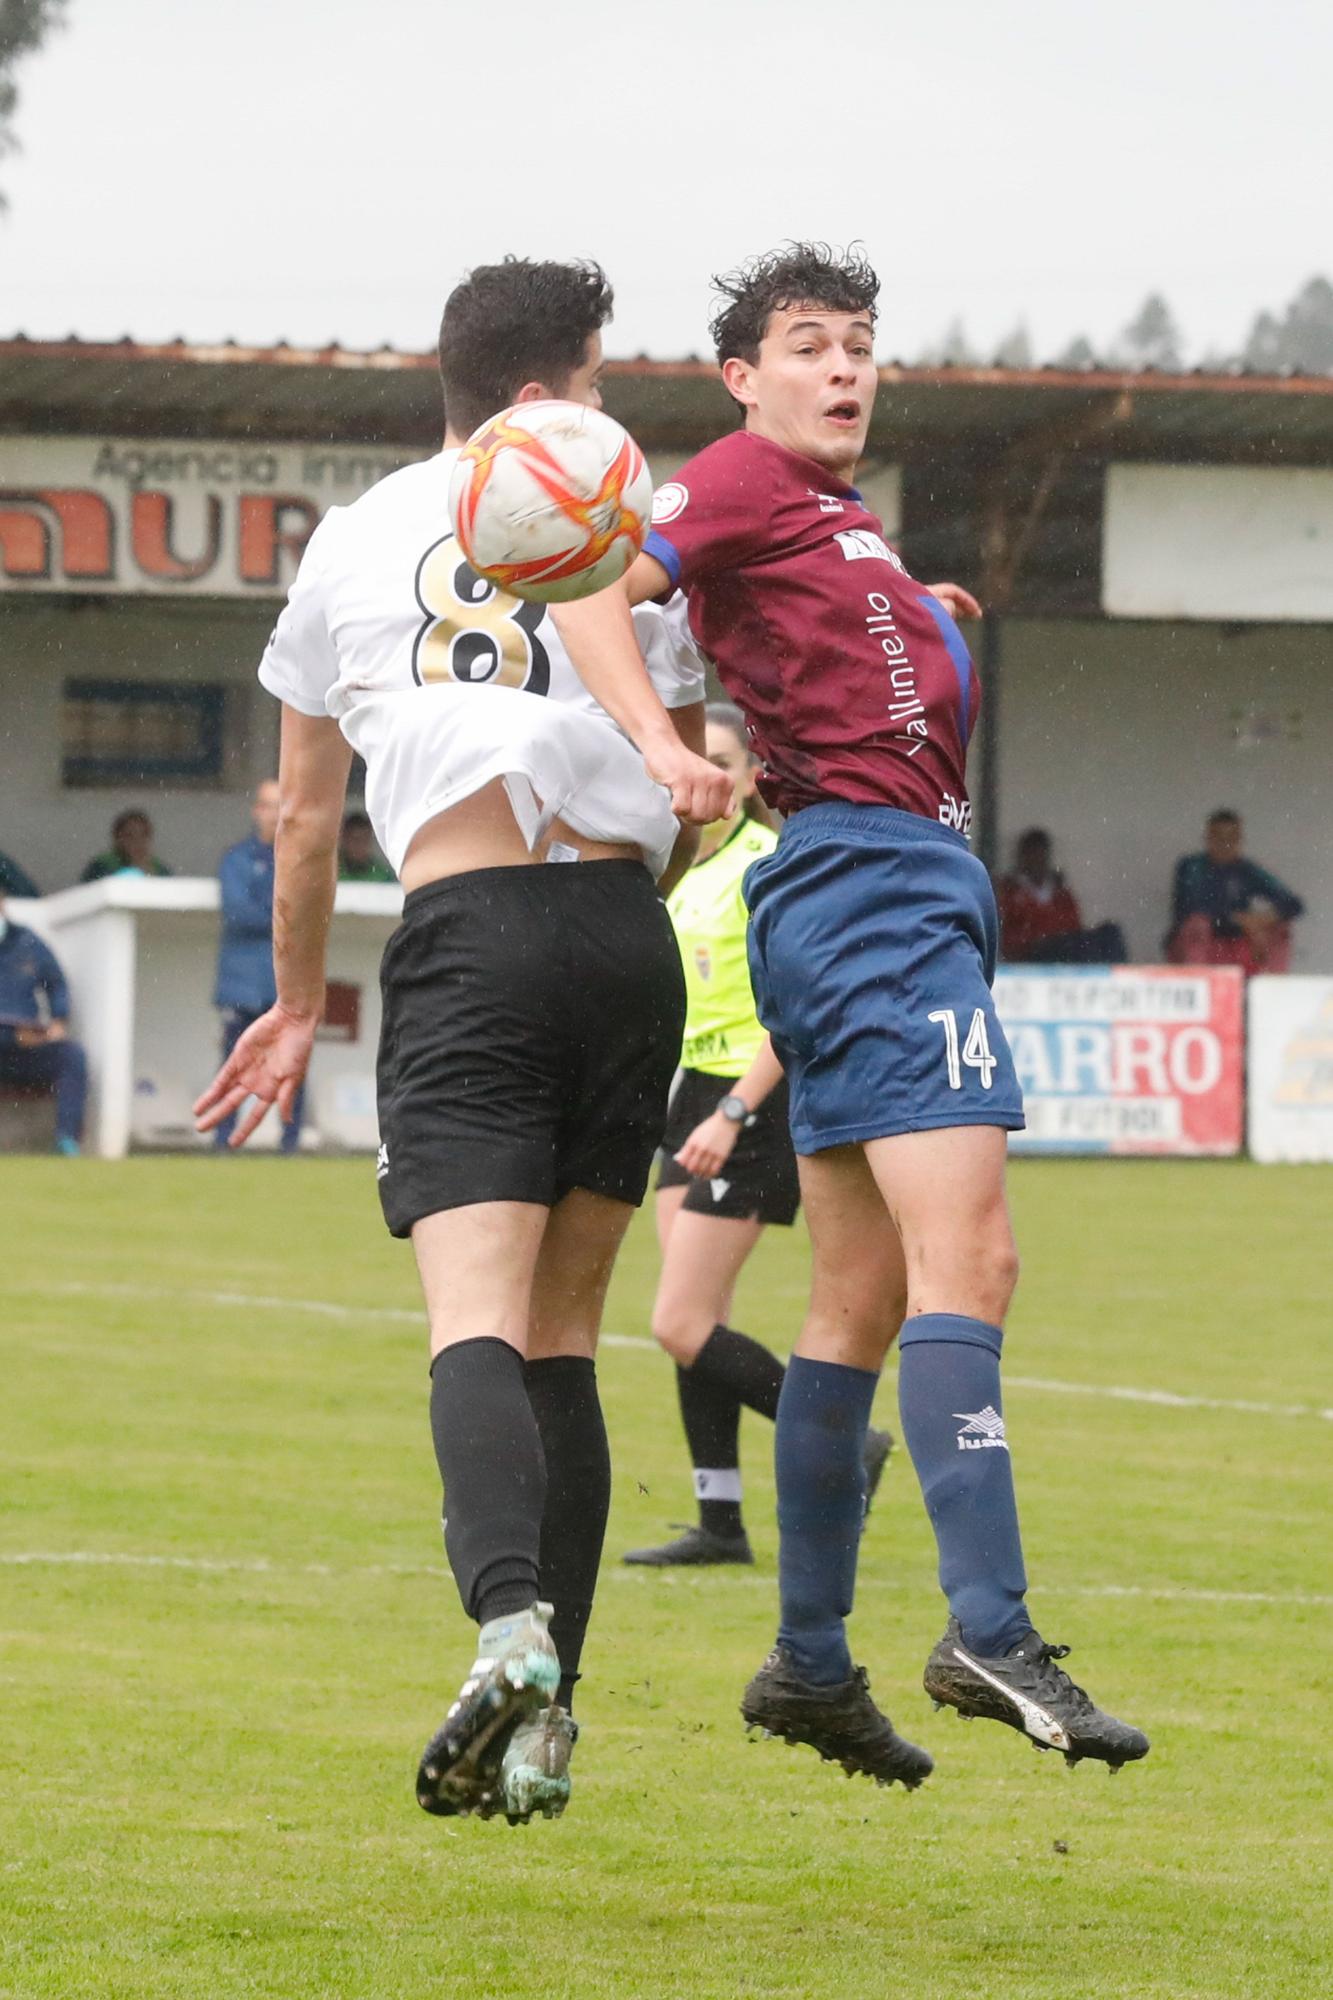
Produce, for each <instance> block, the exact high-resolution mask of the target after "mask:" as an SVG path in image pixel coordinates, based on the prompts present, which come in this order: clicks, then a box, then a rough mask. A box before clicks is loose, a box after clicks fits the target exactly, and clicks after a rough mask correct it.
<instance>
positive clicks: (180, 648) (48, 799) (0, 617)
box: [0, 598, 278, 894]
mask: <svg viewBox="0 0 1333 2000" xmlns="http://www.w3.org/2000/svg"><path fill="white" fill-rule="evenodd" d="M275 610H276V606H275V605H274V604H272V603H264V604H246V605H237V606H231V605H224V604H217V603H209V602H206V601H200V602H196V603H189V604H186V603H180V604H163V603H162V602H160V601H153V600H147V599H144V598H127V599H122V600H118V601H108V600H99V601H97V602H84V603H77V604H75V603H71V602H70V601H68V600H60V599H52V598H42V599H37V598H29V599H26V600H24V601H22V602H17V601H15V600H14V599H12V598H11V599H9V600H8V601H7V602H5V603H4V605H3V606H0V714H2V715H3V716H4V718H5V723H4V730H3V734H2V735H0V796H2V797H3V800H4V810H3V815H2V816H0V820H2V826H0V848H3V849H4V850H5V852H7V853H9V854H11V855H12V856H13V858H14V859H15V860H16V861H18V862H19V863H20V864H21V865H22V866H23V867H24V868H26V869H27V871H28V873H29V874H30V875H32V876H33V877H34V878H35V879H36V881H37V882H38V883H39V885H40V886H41V888H42V889H44V890H45V891H46V892H47V893H48V894H49V893H50V892H52V891H54V890H56V889H62V888H65V887H67V886H68V885H69V884H70V883H71V882H74V881H76V880H77V879H78V875H79V871H80V870H81V868H82V867H83V865H84V863H85V862H86V861H87V860H88V859H89V858H90V856H92V855H94V854H99V853H101V852H102V851H103V850H104V849H105V848H106V846H107V845H108V838H107V830H108V827H109V825H110V822H111V820H112V818H113V817H114V815H115V814H116V813H117V812H118V811H119V810H120V809H121V808H122V807H123V806H130V805H138V806H144V807H145V808H146V809H147V811H148V812H149V814H150V815H151V817H152V820H153V823H154V826H155V827H156V829H157V850H158V853H159V854H160V856H161V858H162V859H163V860H164V861H165V862H166V863H167V865H168V866H169V867H171V868H173V869H174V870H175V871H176V872H177V873H178V874H182V875H211V874H213V873H214V872H215V870H216V868H217V862H218V857H219V856H220V854H221V853H222V851H223V849H224V848H226V847H229V846H231V844H232V842H233V841H236V840H239V839H241V838H242V837H243V835H245V834H246V833H247V832H248V831H249V820H248V816H247V802H248V798H249V795H250V792H251V790H252V788H253V786H254V785H255V784H256V783H257V782H258V781H259V780H260V779H261V778H266V777H272V776H273V775H274V774H275V773H276V770H277V742H278V708H277V704H276V702H274V701H272V700H271V699H270V697H269V696H267V695H266V694H265V693H264V691H263V689H262V688H261V687H260V686H259V684H258V682H257V680H256V679H255V668H256V666H257V665H258V662H259V656H260V653H261V652H262V651H263V648H264V643H265V641H266V639H267V637H268V634H269V631H270V629H271V627H272V624H273V618H274V614H275ZM80 677H86V678H89V679H100V680H110V681H135V680H145V681H177V682H183V683H199V682H215V683H222V684H223V686H224V687H225V690H226V695H225V711H224V738H223V740H224V757H223V781H222V784H221V786H211V787H209V788H208V789H195V788H189V787H181V788H176V789H173V788H172V787H171V786H170V785H167V786H161V785H159V784H158V783H151V784H126V785H118V786H109V787H102V786H96V787H91V788H84V787H77V786H76V787H71V786H66V785H65V784H63V783H62V777H61V771H62V758H61V747H62V746H61V704H62V694H63V688H64V684H65V682H66V680H68V679H77V678H80Z"/></svg>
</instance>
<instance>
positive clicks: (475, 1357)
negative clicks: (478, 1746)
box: [430, 1338, 546, 1625]
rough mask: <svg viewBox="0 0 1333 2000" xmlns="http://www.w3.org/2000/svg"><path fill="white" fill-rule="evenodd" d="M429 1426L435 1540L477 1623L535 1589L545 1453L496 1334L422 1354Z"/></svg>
mask: <svg viewBox="0 0 1333 2000" xmlns="http://www.w3.org/2000/svg"><path fill="white" fill-rule="evenodd" d="M430 1427H431V1432H432V1434H433V1436H434V1439H435V1457H436V1460H437V1462H438V1464H439V1468H440V1478H441V1479H442V1480H443V1482H444V1504H445V1523H444V1547H445V1553H446V1554H447V1555H448V1558H449V1567H450V1568H451V1569H452V1570H453V1573H454V1580H455V1582H456V1583H457V1585H458V1594H459V1596H460V1597H461V1598H462V1600H463V1609H464V1610H465V1611H466V1612H467V1614H468V1616H469V1617H470V1618H475V1619H476V1621H477V1623H478V1624H479V1625H484V1624H485V1623H486V1621H487V1620H488V1619H490V1618H504V1617H507V1616H508V1615H509V1614H510V1613H511V1612H515V1611H525V1610H526V1609H527V1608H528V1606H529V1605H530V1604H535V1603H536V1602H537V1599H538V1597H539V1596H540V1594H541V1593H540V1590H539V1588H538V1583H539V1575H540V1572H539V1568H538V1564H539V1559H540V1549H541V1528H542V1510H543V1507H544V1506H545V1502H546V1463H545V1459H544V1458H543V1455H542V1441H541V1436H540V1434H539V1432H538V1428H537V1420H536V1418H535V1417H534V1416H533V1413H532V1404H531V1403H530V1402H529V1400H528V1391H527V1386H526V1384H525V1382H524V1379H523V1356H522V1355H521V1354H520V1353H519V1352H518V1350H517V1349H516V1348H513V1347H511V1346H510V1345H509V1343H508V1341H505V1340H494V1339H489V1338H487V1339H479V1340H460V1341H459V1342H458V1343H457V1344H456V1345H455V1346H453V1347H446V1348H444V1349H443V1350H442V1351H441V1352H440V1353H439V1354H437V1355H436V1357H435V1359H434V1361H433V1362H432V1363H431V1373H430Z"/></svg>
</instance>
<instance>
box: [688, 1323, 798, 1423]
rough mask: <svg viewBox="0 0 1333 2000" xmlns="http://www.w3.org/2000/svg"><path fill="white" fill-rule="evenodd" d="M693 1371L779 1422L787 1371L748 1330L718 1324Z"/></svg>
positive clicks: (704, 1379)
mask: <svg viewBox="0 0 1333 2000" xmlns="http://www.w3.org/2000/svg"><path fill="white" fill-rule="evenodd" d="M690 1372H691V1373H692V1374H693V1375H696V1376H699V1377H700V1378H701V1379H702V1380H703V1381H705V1382H714V1383H716V1384H717V1386H718V1388H720V1389H730V1391H731V1393H732V1395H733V1396H734V1397H735V1398H736V1400H737V1402H740V1403H744V1405H745V1407H746V1409H747V1410H757V1411H758V1412H759V1415H760V1416H761V1417H767V1418H768V1420H769V1422H770V1423H773V1422H775V1420H776V1418H777V1414H778V1397H779V1396H780V1395H781V1394H782V1383H783V1379H784V1377H785V1376H786V1373H787V1370H786V1368H785V1367H784V1366H783V1364H782V1362H780V1361H779V1360H778V1357H777V1355H776V1354H771V1353H770V1352H769V1350H768V1349H767V1348H766V1347H764V1346H761V1344H760V1343H759V1341H757V1340H751V1338H750V1336H749V1334H748V1333H736V1332H734V1331H733V1329H732V1328H731V1327H729V1326H715V1327H714V1328H713V1331H712V1332H711V1333H710V1334H709V1336H708V1338H707V1340H706V1341H705V1342H704V1344H703V1346H702V1347H701V1348H700V1349H699V1352H698V1353H697V1354H696V1355H695V1357H694V1360H693V1362H692V1363H691V1365H690Z"/></svg>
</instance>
